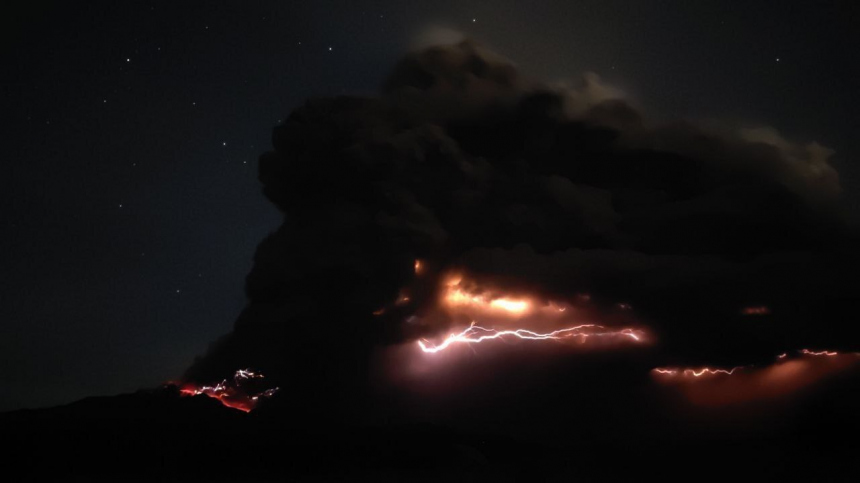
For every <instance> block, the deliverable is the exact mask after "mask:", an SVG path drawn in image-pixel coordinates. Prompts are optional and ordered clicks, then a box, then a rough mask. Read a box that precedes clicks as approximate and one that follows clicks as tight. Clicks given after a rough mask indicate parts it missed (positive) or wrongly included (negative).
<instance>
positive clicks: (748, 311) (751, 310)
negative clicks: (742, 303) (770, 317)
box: [741, 305, 770, 315]
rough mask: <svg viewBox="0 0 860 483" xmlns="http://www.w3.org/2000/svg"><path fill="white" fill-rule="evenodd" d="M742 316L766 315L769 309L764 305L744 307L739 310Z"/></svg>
mask: <svg viewBox="0 0 860 483" xmlns="http://www.w3.org/2000/svg"><path fill="white" fill-rule="evenodd" d="M741 313H742V314H743V315H767V314H769V313H770V308H769V307H767V306H765V305H757V306H754V307H744V308H743V309H742V310H741Z"/></svg>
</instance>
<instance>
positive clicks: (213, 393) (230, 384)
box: [179, 369, 278, 413]
mask: <svg viewBox="0 0 860 483" xmlns="http://www.w3.org/2000/svg"><path fill="white" fill-rule="evenodd" d="M253 379H263V375H262V374H260V373H257V372H254V371H252V370H250V369H239V370H238V371H236V372H235V374H233V379H232V380H231V381H228V380H227V379H224V380H223V381H221V382H219V383H218V384H216V385H214V386H197V385H194V384H191V383H186V384H184V385H183V386H182V387H181V388H180V389H179V393H180V394H181V395H183V396H197V395H200V394H203V395H206V396H209V397H211V398H213V399H217V400H218V401H219V402H221V404H223V405H225V406H227V407H228V408H233V409H238V410H240V411H244V412H246V413H249V412H251V410H253V409H254V408H256V407H257V404H258V403H259V401H260V400H261V399H265V398H269V397H271V396H273V395H274V394H275V393H276V392H277V391H278V388H277V387H274V388H270V389H266V390H264V391H262V392H257V393H249V392H247V391H246V390H245V386H247V382H248V381H249V380H253Z"/></svg>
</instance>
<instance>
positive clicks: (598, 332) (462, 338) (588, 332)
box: [418, 323, 644, 353]
mask: <svg viewBox="0 0 860 483" xmlns="http://www.w3.org/2000/svg"><path fill="white" fill-rule="evenodd" d="M643 335H644V334H643V333H642V332H641V331H637V330H633V329H621V330H608V329H606V328H605V327H603V326H600V325H595V324H583V325H577V326H575V327H568V328H565V329H559V330H555V331H552V332H548V333H539V332H534V331H531V330H527V329H515V330H495V329H488V328H485V327H480V326H478V325H475V324H474V323H473V324H472V325H470V326H469V327H468V328H466V329H465V330H463V331H462V332H459V333H456V334H450V335H449V336H448V337H447V338H446V339H445V340H444V341H442V343H440V344H438V345H436V344H433V343H431V342H430V341H428V340H426V339H423V340H419V341H418V346H419V347H420V348H421V350H422V351H424V352H427V353H436V352H440V351H443V350H445V349H447V348H448V347H450V346H451V345H453V344H478V343H481V342H484V341H487V340H493V339H500V338H503V337H515V338H519V339H524V340H564V339H572V338H579V340H580V341H581V342H585V341H586V340H587V339H588V338H589V337H623V338H627V339H630V340H632V341H635V342H641V341H642V340H643Z"/></svg>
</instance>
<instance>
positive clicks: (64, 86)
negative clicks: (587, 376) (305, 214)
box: [0, 0, 860, 410]
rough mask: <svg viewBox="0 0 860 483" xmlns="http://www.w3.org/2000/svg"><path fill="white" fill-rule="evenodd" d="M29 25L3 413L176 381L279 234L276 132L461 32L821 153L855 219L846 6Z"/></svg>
mask: <svg viewBox="0 0 860 483" xmlns="http://www.w3.org/2000/svg"><path fill="white" fill-rule="evenodd" d="M38 3H39V4H38V5H35V6H34V5H33V4H32V3H28V4H27V7H26V9H25V10H23V11H20V10H19V9H14V11H13V8H12V7H11V6H10V7H7V10H8V11H7V12H5V14H4V15H3V23H4V25H3V32H4V37H5V41H4V42H3V47H2V52H3V58H4V61H3V65H4V68H3V70H2V77H3V109H2V111H3V116H2V117H3V123H4V125H3V133H4V143H3V144H4V146H5V151H6V153H5V156H4V161H3V163H2V168H0V173H2V174H0V193H2V195H0V215H2V220H3V222H2V223H3V225H2V226H3V236H2V238H0V270H2V277H1V278H0V297H2V303H0V321H2V335H0V354H2V357H0V361H2V364H0V381H2V390H0V410H3V409H13V408H19V407H38V406H45V405H53V404H58V403H62V402H68V401H72V400H75V399H78V398H81V397H83V396H87V395H97V394H113V393H117V392H123V391H132V390H135V389H137V388H140V387H146V386H154V385H157V384H158V383H160V382H163V381H166V380H170V379H173V378H177V377H179V376H180V375H181V374H182V373H183V371H184V370H185V368H187V367H188V366H189V364H190V363H191V361H192V360H193V359H194V357H195V356H197V355H200V354H202V353H204V352H205V351H206V348H207V346H208V345H209V343H210V342H211V341H213V340H214V339H216V338H217V337H218V336H220V335H222V334H224V333H226V332H228V331H229V330H230V329H231V327H232V326H233V323H234V321H235V319H236V317H237V315H238V314H239V313H240V311H241V310H242V307H243V306H244V304H245V297H244V291H243V286H244V280H245V276H246V275H247V274H248V272H249V270H250V268H251V264H252V257H253V254H254V250H255V248H256V246H257V244H258V243H259V242H260V241H261V240H262V239H263V238H264V237H265V236H266V235H267V234H268V233H270V232H272V231H273V230H275V229H276V228H277V227H278V225H279V224H280V221H281V216H280V214H279V213H278V211H277V210H276V209H275V207H274V206H273V205H272V204H271V203H270V202H269V201H267V200H266V199H265V198H264V197H263V196H262V195H261V194H260V186H259V182H258V181H257V159H258V156H259V155H260V154H262V153H263V152H265V151H267V150H269V149H270V148H271V137H272V128H273V127H274V126H276V125H278V124H279V123H280V122H281V121H282V120H284V119H286V116H287V115H288V114H289V112H290V111H291V110H292V109H293V108H295V107H297V106H300V105H302V104H303V103H304V102H305V100H306V99H308V98H310V97H314V96H330V95H339V94H374V93H376V92H377V91H378V90H379V87H380V85H381V84H382V82H383V80H384V79H385V78H386V76H387V75H388V74H389V73H390V72H391V69H392V66H393V65H394V64H395V62H396V61H397V59H398V58H400V56H401V55H402V54H403V53H404V52H406V51H408V50H410V49H411V48H413V47H416V46H418V45H420V44H421V43H422V42H426V41H427V40H426V39H428V38H429V39H436V40H438V39H440V38H445V37H446V36H453V35H454V34H453V32H459V33H461V34H462V35H464V36H467V37H471V38H474V39H476V40H477V41H479V42H481V43H483V44H484V45H487V46H489V47H491V48H492V49H493V50H494V51H496V52H498V53H500V54H502V55H504V56H506V57H507V58H509V59H511V60H512V61H513V62H514V63H516V64H517V65H518V66H519V67H520V68H521V69H522V70H523V71H527V72H528V73H529V75H530V76H532V77H536V78H540V79H544V80H548V81H554V80H566V79H567V80H570V79H574V78H577V77H579V76H580V75H581V74H582V73H584V72H586V71H594V72H596V73H598V74H600V75H601V77H602V79H603V81H604V82H606V83H608V84H610V85H614V86H617V87H619V88H620V89H622V90H624V91H625V92H626V93H627V96H628V97H629V98H630V99H632V101H633V102H634V103H635V104H636V105H637V106H641V107H643V110H645V111H647V112H648V114H649V116H650V117H651V118H652V119H673V118H676V117H684V118H689V119H701V120H728V121H731V122H737V123H747V122H748V123H755V124H766V125H770V126H774V127H776V128H778V129H779V130H780V132H781V133H782V134H783V135H784V136H785V137H786V138H789V139H792V140H797V141H800V142H810V141H817V142H819V143H821V144H823V145H825V146H828V147H830V148H832V149H834V150H835V151H836V154H835V156H834V158H833V159H832V165H833V166H834V167H835V168H836V169H837V171H838V172H839V173H840V179H841V183H842V187H843V189H844V191H845V193H844V196H845V205H846V207H847V208H848V211H849V212H853V213H855V214H854V215H850V216H851V218H852V219H854V220H856V219H857V217H856V208H857V207H860V197H858V195H857V192H858V189H857V184H858V183H860V167H858V164H857V163H856V161H854V160H856V159H857V157H858V155H860V143H858V141H857V138H856V127H857V126H858V122H860V118H858V110H857V105H856V88H857V82H856V79H857V78H858V75H857V74H858V72H857V63H856V58H855V57H856V52H855V49H856V46H857V45H858V44H860V43H858V38H857V34H856V25H857V21H858V19H860V14H858V7H857V6H856V2H850V1H841V2H840V1H833V2H765V1H761V2H726V1H711V0H708V1H695V2H690V1H654V2H626V1H620V0H611V1H610V0H600V1H541V2H515V1H508V0H503V1H502V0H500V1H493V2H478V1H434V2H417V1H416V2H392V1H340V2H338V1H313V2H309V1H302V2H291V1H279V2H250V3H249V2H232V1H231V2H90V4H89V5H87V6H80V5H69V3H68V2H56V3H46V2H38Z"/></svg>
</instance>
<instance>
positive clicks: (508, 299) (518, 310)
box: [441, 275, 567, 317]
mask: <svg viewBox="0 0 860 483" xmlns="http://www.w3.org/2000/svg"><path fill="white" fill-rule="evenodd" d="M442 286H443V290H442V298H441V304H442V306H443V307H444V308H445V309H447V310H449V311H454V312H466V313H471V314H474V315H479V316H480V315H486V316H508V317H523V316H527V315H531V314H534V313H536V312H540V313H543V314H550V313H555V314H560V313H562V312H564V311H565V310H567V307H565V306H563V305H560V304H557V303H552V302H550V303H547V304H541V303H539V302H537V300H536V299H535V298H534V297H531V296H527V295H523V294H505V293H500V292H499V291H490V290H478V289H477V288H476V287H474V286H473V285H472V284H469V283H467V282H464V280H463V277H462V276H461V275H451V276H449V277H448V278H447V279H445V281H444V282H443V284H442Z"/></svg>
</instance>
